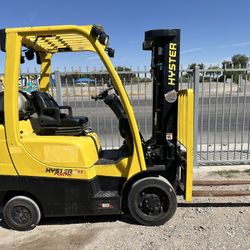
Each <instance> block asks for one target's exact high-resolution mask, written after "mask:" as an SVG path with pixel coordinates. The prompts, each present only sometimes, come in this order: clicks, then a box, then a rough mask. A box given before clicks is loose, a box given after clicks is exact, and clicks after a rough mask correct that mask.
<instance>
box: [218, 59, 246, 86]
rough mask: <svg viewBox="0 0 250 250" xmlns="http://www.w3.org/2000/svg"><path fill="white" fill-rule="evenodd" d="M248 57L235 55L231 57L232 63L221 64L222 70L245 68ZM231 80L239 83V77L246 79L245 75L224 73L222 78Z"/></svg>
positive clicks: (234, 72)
mask: <svg viewBox="0 0 250 250" xmlns="http://www.w3.org/2000/svg"><path fill="white" fill-rule="evenodd" d="M248 61H249V59H248V57H247V56H246V55H241V54H236V55H233V56H232V61H231V62H230V61H224V62H222V68H223V69H240V68H247V64H248ZM225 76H226V78H231V79H232V81H233V82H236V83H239V81H240V80H239V79H240V77H242V79H245V78H246V75H245V74H243V73H242V72H239V71H231V72H230V71H225V72H224V73H223V77H225Z"/></svg>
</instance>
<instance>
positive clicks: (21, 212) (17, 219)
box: [11, 206, 32, 225]
mask: <svg viewBox="0 0 250 250" xmlns="http://www.w3.org/2000/svg"><path fill="white" fill-rule="evenodd" d="M31 217H32V216H31V212H30V210H29V209H28V208H27V207H24V206H15V207H14V208H13V209H12V211H11V218H12V220H13V222H14V223H15V224H17V225H26V224H27V223H29V222H30V220H31Z"/></svg>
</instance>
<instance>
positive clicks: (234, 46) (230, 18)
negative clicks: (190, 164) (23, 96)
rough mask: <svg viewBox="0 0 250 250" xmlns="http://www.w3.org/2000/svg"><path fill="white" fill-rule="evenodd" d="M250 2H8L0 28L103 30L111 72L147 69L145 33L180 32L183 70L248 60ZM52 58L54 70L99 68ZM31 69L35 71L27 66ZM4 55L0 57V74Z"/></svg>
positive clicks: (89, 58) (90, 58) (94, 59)
mask: <svg viewBox="0 0 250 250" xmlns="http://www.w3.org/2000/svg"><path fill="white" fill-rule="evenodd" d="M249 13H250V1H248V0H237V1H228V0H216V1H215V0H207V1H204V0H189V1H184V0H183V1H181V0H175V1H169V0H154V1H152V0H151V1H149V0H144V1H139V0H137V1H135V0H133V1H131V0H126V1H115V0H114V1H111V0H105V1H99V0H95V1H84V0H70V1H69V0H67V1H66V0H60V1H55V0H54V1H53V0H42V1H34V0H33V1H31V0H22V1H20V0H8V1H1V8H0V25H1V28H7V27H26V26H43V25H63V24H75V25H87V24H101V25H103V26H104V29H105V31H106V33H108V34H109V36H110V46H111V47H112V48H114V49H115V51H116V52H115V58H114V59H112V60H113V63H114V65H115V66H128V67H132V68H137V67H139V68H140V69H143V68H144V67H145V66H146V67H147V68H149V66H150V58H151V54H150V52H149V51H143V50H142V42H143V40H144V32H145V31H147V30H151V29H164V28H166V29H169V28H180V29H181V56H180V57H181V58H180V60H181V65H182V67H183V68H185V67H187V66H188V65H189V64H192V63H204V64H206V65H218V64H220V63H221V62H222V61H224V60H230V58H231V57H232V55H234V54H245V55H247V56H250V15H249ZM65 54H66V53H64V55H56V56H55V58H54V60H53V68H54V69H56V68H58V69H59V70H62V69H64V67H66V68H67V69H69V68H70V69H71V68H72V67H73V69H79V68H80V67H81V69H85V68H86V66H89V68H91V67H92V68H94V67H97V68H99V67H100V66H101V63H100V60H99V58H98V56H96V55H94V54H90V53H84V54H82V53H81V54H79V55H78V56H76V54H74V53H70V54H67V55H65ZM27 67H31V69H30V71H32V67H33V65H29V64H28V65H27ZM3 70H4V53H2V52H1V53H0V72H3Z"/></svg>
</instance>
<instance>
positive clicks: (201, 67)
mask: <svg viewBox="0 0 250 250" xmlns="http://www.w3.org/2000/svg"><path fill="white" fill-rule="evenodd" d="M195 66H199V67H200V69H204V68H205V65H204V64H203V63H192V64H190V65H189V67H188V68H189V69H195Z"/></svg>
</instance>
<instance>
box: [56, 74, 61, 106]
mask: <svg viewBox="0 0 250 250" xmlns="http://www.w3.org/2000/svg"><path fill="white" fill-rule="evenodd" d="M55 82H56V101H57V103H58V104H59V105H62V104H63V103H62V83H61V75H60V72H59V71H58V70H56V71H55Z"/></svg>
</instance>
